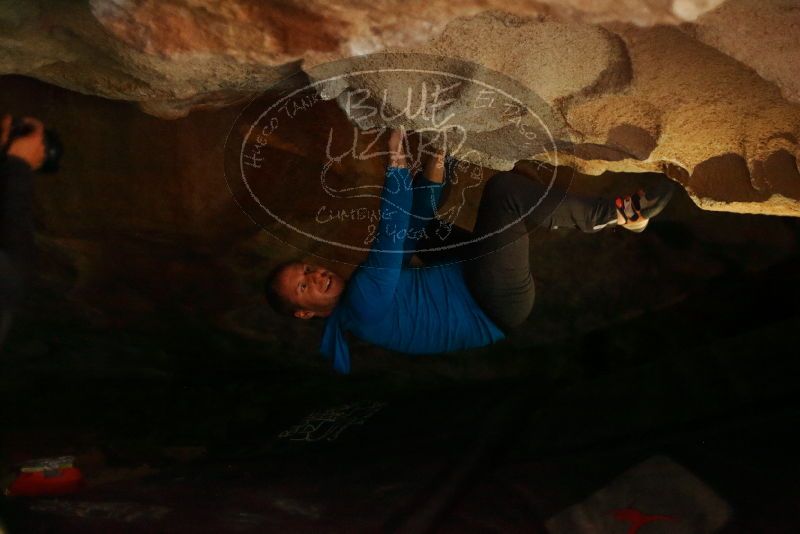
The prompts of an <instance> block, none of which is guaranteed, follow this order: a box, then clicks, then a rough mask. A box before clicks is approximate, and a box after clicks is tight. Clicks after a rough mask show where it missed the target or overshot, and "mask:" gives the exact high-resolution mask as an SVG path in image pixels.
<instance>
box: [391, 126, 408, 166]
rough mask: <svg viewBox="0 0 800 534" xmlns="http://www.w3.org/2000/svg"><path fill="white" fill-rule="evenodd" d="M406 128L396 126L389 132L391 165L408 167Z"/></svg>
mask: <svg viewBox="0 0 800 534" xmlns="http://www.w3.org/2000/svg"><path fill="white" fill-rule="evenodd" d="M405 142H406V130H405V128H402V127H401V128H394V129H392V130H391V131H390V133H389V141H388V149H389V167H406V166H407V164H406V152H405Z"/></svg>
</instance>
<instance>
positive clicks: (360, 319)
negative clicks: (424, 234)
mask: <svg viewBox="0 0 800 534" xmlns="http://www.w3.org/2000/svg"><path fill="white" fill-rule="evenodd" d="M404 144H405V143H404V132H401V131H399V130H394V131H392V133H391V135H390V137H389V141H388V149H389V155H390V158H389V159H390V161H389V167H388V169H387V171H386V183H385V186H384V188H383V192H382V198H381V203H382V206H381V212H384V207H387V206H394V207H395V208H398V209H395V210H394V213H395V214H396V215H393V216H392V219H391V221H388V222H387V220H386V219H382V220H381V221H380V223H379V227H378V231H377V235H376V239H375V240H374V241H373V243H372V248H371V250H370V252H369V254H368V256H367V259H366V260H365V261H364V262H363V263H362V264H361V265H359V267H358V268H357V269H356V270H355V272H354V273H353V275H352V276H351V277H350V279H349V280H344V279H343V278H342V277H340V276H339V275H337V274H336V273H334V272H332V271H329V270H327V269H324V268H322V267H320V266H318V265H313V264H310V263H303V262H291V263H286V264H283V265H280V266H279V267H277V268H276V269H275V270H273V272H272V273H271V274H270V275H269V277H268V279H267V282H266V294H267V299H268V301H269V302H270V304H271V305H272V306H273V307H274V308H276V309H277V310H278V311H280V312H282V313H284V314H287V315H292V316H294V317H297V318H299V319H311V318H315V317H320V318H325V319H326V324H325V330H324V333H323V337H322V344H321V352H322V353H323V355H324V356H325V357H326V358H329V359H332V360H333V367H334V369H336V370H337V371H338V372H340V373H349V372H350V352H349V349H348V346H347V342H346V340H345V332H351V333H352V334H354V335H355V336H356V337H358V338H360V339H363V340H365V341H368V342H370V343H373V344H375V345H379V346H381V347H384V348H387V349H391V350H395V351H398V352H403V353H407V354H435V353H443V352H452V351H458V350H462V349H469V348H473V347H480V346H484V345H489V344H491V343H495V342H497V341H500V340H501V339H503V338H504V337H505V335H506V332H508V330H509V329H511V328H512V327H514V326H517V325H519V324H521V323H522V322H523V321H525V319H526V318H527V317H528V315H529V314H530V312H531V310H532V308H533V301H534V294H535V291H534V283H533V277H532V276H531V270H530V254H529V236H528V234H529V232H530V231H531V230H532V229H533V228H534V227H536V226H543V227H545V228H556V227H570V228H577V229H579V230H581V231H583V232H588V233H593V232H597V231H599V230H601V229H603V228H606V227H611V226H619V227H622V228H626V229H628V230H632V231H635V232H641V231H642V230H644V228H645V226H646V225H647V223H648V222H649V220H650V218H652V217H654V216H655V215H657V214H658V213H659V212H661V210H662V209H663V208H664V207H665V206H666V204H667V202H668V201H669V199H670V198H671V196H672V193H673V190H674V189H673V186H672V184H671V183H670V182H666V183H664V184H662V185H660V186H659V187H657V188H653V189H652V190H648V191H646V192H643V191H640V192H637V193H635V194H634V195H632V196H629V197H624V198H617V199H615V200H608V199H605V198H599V197H597V198H587V197H580V196H575V195H570V194H567V193H566V192H561V193H560V194H559V195H557V197H555V196H553V192H552V191H550V192H549V196H550V198H557V199H558V200H560V203H558V205H557V206H550V209H534V210H531V206H536V205H538V201H539V200H540V199H542V198H544V197H545V195H546V194H547V193H548V192H547V191H546V188H545V187H544V186H542V185H541V184H539V183H538V182H535V181H533V180H531V179H529V178H527V177H525V176H522V175H519V174H514V173H512V172H501V173H499V174H496V175H494V176H493V177H492V178H491V179H490V180H489V181H488V183H487V184H486V187H485V189H484V192H483V197H482V199H481V203H480V207H479V209H478V214H477V220H476V223H475V228H474V230H473V232H472V234H471V236H474V237H473V238H472V239H471V240H470V241H472V243H471V244H470V245H468V246H467V247H468V248H467V247H465V249H466V250H469V253H468V254H465V255H464V258H465V259H464V261H450V262H449V263H438V264H436V263H434V264H433V265H426V266H425V267H424V268H414V267H410V266H409V261H410V259H411V256H412V255H413V254H414V250H415V247H416V246H417V245H418V243H417V242H415V241H414V240H411V239H406V240H405V242H403V241H401V240H398V239H396V238H395V236H396V235H397V231H396V230H397V227H398V225H399V226H402V227H404V228H406V229H407V230H408V231H407V232H406V233H404V234H403V235H406V234H412V235H413V234H414V233H415V232H416V231H418V230H420V229H421V228H417V227H418V226H424V225H426V224H427V223H428V222H429V221H430V220H431V219H432V218H434V216H435V213H436V212H435V210H436V209H437V206H438V205H439V203H440V200H441V196H442V189H443V188H444V185H445V184H444V181H445V168H444V165H443V158H444V155H443V154H440V155H438V156H437V157H435V158H431V159H430V160H429V161H428V162H427V164H426V165H425V169H424V171H423V172H422V173H419V174H418V175H417V176H416V177H414V176H412V175H411V171H410V170H409V167H408V162H407V156H406V153H405V149H404ZM388 224H391V225H392V227H393V228H392V229H391V230H390V229H389V228H388V227H387V225H388Z"/></svg>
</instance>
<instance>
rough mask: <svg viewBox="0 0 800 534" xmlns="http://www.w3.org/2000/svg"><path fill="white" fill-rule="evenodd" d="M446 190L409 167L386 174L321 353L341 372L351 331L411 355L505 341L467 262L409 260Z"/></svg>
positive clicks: (345, 366) (347, 369) (346, 360)
mask: <svg viewBox="0 0 800 534" xmlns="http://www.w3.org/2000/svg"><path fill="white" fill-rule="evenodd" d="M441 190H442V184H435V183H433V182H430V181H427V180H424V179H421V180H418V182H417V184H416V185H415V184H414V183H413V180H412V177H411V174H410V172H409V170H408V169H405V168H397V167H390V168H389V169H388V170H387V171H386V183H385V185H384V188H383V194H382V197H381V220H380V223H379V224H378V230H377V232H376V234H375V240H374V241H373V243H372V248H371V250H370V252H369V254H368V256H367V259H366V260H365V261H364V263H362V264H361V265H360V266H359V267H358V268H357V269H356V270H355V272H354V273H353V276H352V277H351V278H350V280H349V282H348V284H347V288H346V289H345V292H344V294H343V295H342V297H341V300H340V301H339V304H338V305H337V306H336V308H335V309H334V311H333V313H331V315H330V316H329V317H328V319H327V322H326V324H325V331H324V333H323V336H322V344H321V347H320V350H321V352H322V354H323V355H324V356H325V357H326V358H328V359H332V360H333V367H334V369H335V370H336V371H338V372H340V373H349V372H350V350H349V348H348V346H347V341H346V340H345V337H344V333H345V332H348V331H349V332H352V333H353V334H354V335H356V336H357V337H359V338H361V339H363V340H365V341H368V342H370V343H373V344H375V345H379V346H381V347H384V348H387V349H390V350H395V351H398V352H404V353H407V354H436V353H442V352H451V351H457V350H462V349H468V348H473V347H481V346H484V345H489V344H491V343H494V342H496V341H499V340H501V339H503V338H504V335H503V332H502V331H501V330H500V329H499V328H498V327H497V326H496V325H495V324H494V323H493V322H492V321H491V320H490V319H489V318H488V317H487V316H486V314H485V313H484V312H483V310H481V308H480V307H479V306H478V304H477V303H476V302H475V299H474V298H473V297H472V295H471V294H470V292H469V289H468V288H467V285H466V283H465V281H464V276H463V274H462V270H461V265H459V264H450V265H440V266H431V267H424V268H410V267H408V266H407V265H406V264H407V262H408V260H409V259H410V257H411V256H412V255H413V253H414V247H415V241H416V240H415V239H414V238H415V237H416V236H417V235H419V234H420V232H421V231H422V230H423V229H424V228H425V227H426V226H427V224H428V223H429V222H430V220H431V219H432V218H433V217H435V214H436V208H437V206H438V203H439V198H440V196H441ZM406 236H410V238H406Z"/></svg>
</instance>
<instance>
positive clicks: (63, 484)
mask: <svg viewBox="0 0 800 534" xmlns="http://www.w3.org/2000/svg"><path fill="white" fill-rule="evenodd" d="M82 485H83V474H82V473H81V471H80V469H78V468H77V467H62V468H59V469H54V470H49V471H36V472H33V473H25V472H23V473H20V474H19V476H18V477H17V478H16V480H14V482H12V483H11V485H10V486H9V487H8V490H7V491H6V494H7V495H8V496H10V497H43V496H48V495H67V494H70V493H75V492H77V491H78V490H79V489H80V488H81V486H82Z"/></svg>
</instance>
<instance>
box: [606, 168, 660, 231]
mask: <svg viewBox="0 0 800 534" xmlns="http://www.w3.org/2000/svg"><path fill="white" fill-rule="evenodd" d="M674 193H675V184H674V183H673V182H672V181H670V180H663V181H661V182H660V183H659V184H658V185H655V186H653V187H648V188H647V189H646V190H645V189H640V190H639V191H637V192H636V193H635V194H633V195H630V196H626V197H617V198H616V199H615V200H614V205H615V206H616V208H617V224H618V225H619V226H621V227H622V228H625V229H626V230H630V231H631V232H636V233H640V232H643V231H644V229H645V228H647V224H648V223H649V222H650V219H652V218H653V217H655V216H656V215H658V214H659V213H661V211H662V210H663V209H664V208H665V207H666V206H667V204H668V203H669V201H670V199H671V198H672V195H673V194H674Z"/></svg>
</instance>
